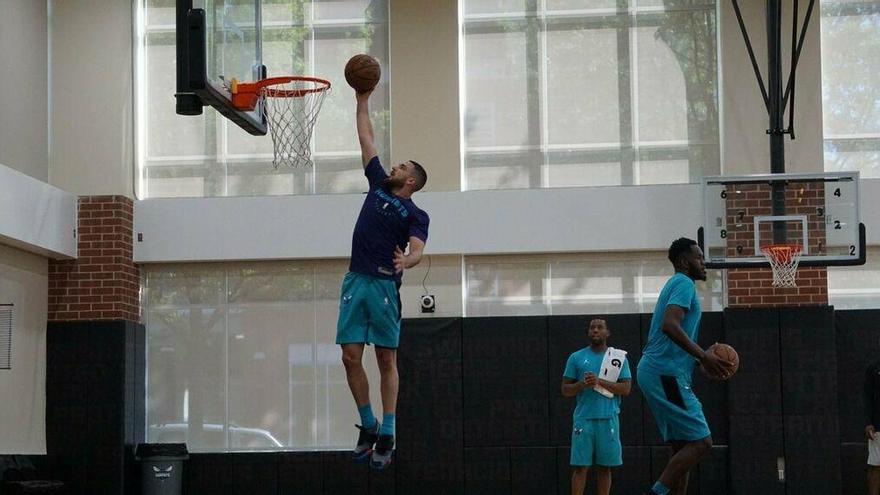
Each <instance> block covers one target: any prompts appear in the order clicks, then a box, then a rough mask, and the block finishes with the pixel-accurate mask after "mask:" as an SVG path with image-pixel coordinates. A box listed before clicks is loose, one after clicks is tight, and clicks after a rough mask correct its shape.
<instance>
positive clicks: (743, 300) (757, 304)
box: [727, 267, 828, 308]
mask: <svg viewBox="0 0 880 495" xmlns="http://www.w3.org/2000/svg"><path fill="white" fill-rule="evenodd" d="M827 304H828V272H827V270H826V268H824V267H811V268H800V269H798V274H797V287H794V288H791V289H779V288H776V287H773V273H772V272H771V271H770V269H769V268H737V269H732V270H729V271H728V272H727V306H728V307H730V308H773V307H779V306H817V305H827Z"/></svg>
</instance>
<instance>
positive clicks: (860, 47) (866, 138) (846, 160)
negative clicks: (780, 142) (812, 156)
mask: <svg viewBox="0 0 880 495" xmlns="http://www.w3.org/2000/svg"><path fill="white" fill-rule="evenodd" d="M821 7H822V9H821V11H822V115H823V130H824V136H825V170H827V171H839V170H858V171H860V172H861V173H862V177H863V178H864V177H873V178H877V177H880V79H878V77H877V74H880V1H878V0H861V1H860V0H822V4H821Z"/></svg>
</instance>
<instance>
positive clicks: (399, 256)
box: [394, 246, 406, 273]
mask: <svg viewBox="0 0 880 495" xmlns="http://www.w3.org/2000/svg"><path fill="white" fill-rule="evenodd" d="M405 261H406V255H405V254H403V251H401V249H400V246H397V247H395V248H394V271H395V272H397V273H401V272H403V269H404V268H406V265H405V264H404V262H405Z"/></svg>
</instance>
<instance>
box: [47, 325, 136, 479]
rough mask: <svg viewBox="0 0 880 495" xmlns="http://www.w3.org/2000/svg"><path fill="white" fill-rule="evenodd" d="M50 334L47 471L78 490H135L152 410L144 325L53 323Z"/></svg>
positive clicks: (48, 332) (48, 342) (48, 355)
mask: <svg viewBox="0 0 880 495" xmlns="http://www.w3.org/2000/svg"><path fill="white" fill-rule="evenodd" d="M46 339H47V340H46V450H47V456H46V459H45V469H46V471H47V473H46V474H50V475H51V476H52V477H54V478H57V479H60V480H62V481H65V482H66V483H67V484H68V485H69V487H70V491H71V492H72V493H74V494H94V493H101V494H108V495H109V494H122V493H126V492H131V490H134V489H135V488H136V487H137V484H138V481H137V473H138V471H137V466H136V464H135V462H134V446H135V445H136V444H137V443H139V442H141V441H143V424H144V414H145V411H146V408H145V405H144V398H145V394H144V383H145V380H144V373H145V370H146V365H145V362H144V350H145V332H144V327H143V325H140V324H136V323H132V322H128V321H121V320H120V321H98V322H90V321H76V322H51V323H49V324H48V326H47V331H46Z"/></svg>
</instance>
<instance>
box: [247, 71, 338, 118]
mask: <svg viewBox="0 0 880 495" xmlns="http://www.w3.org/2000/svg"><path fill="white" fill-rule="evenodd" d="M294 81H299V82H310V83H314V84H315V87H314V88H309V89H276V88H272V86H278V85H281V84H287V83H291V82H294ZM231 89H232V106H234V107H235V108H237V109H239V110H253V109H254V108H255V107H256V105H257V101H259V99H260V96H261V95H265V96H267V97H269V98H301V97H303V96H306V95H308V94H312V93H320V92H322V91H327V90H328V89H330V81H328V80H326V79H320V78H317V77H308V76H282V77H269V78H267V79H263V80H261V81H257V82H252V83H241V82H238V81H236V80H234V79H233V80H232V88H231Z"/></svg>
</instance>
